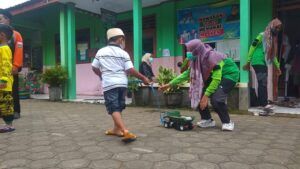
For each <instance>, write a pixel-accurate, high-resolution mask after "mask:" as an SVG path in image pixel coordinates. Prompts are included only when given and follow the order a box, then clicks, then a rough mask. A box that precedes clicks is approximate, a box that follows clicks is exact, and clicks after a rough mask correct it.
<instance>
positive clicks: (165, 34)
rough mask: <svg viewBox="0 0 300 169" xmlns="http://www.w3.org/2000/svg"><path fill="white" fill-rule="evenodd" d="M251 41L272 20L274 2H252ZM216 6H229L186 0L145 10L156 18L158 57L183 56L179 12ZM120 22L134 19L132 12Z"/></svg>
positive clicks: (235, 0)
mask: <svg viewBox="0 0 300 169" xmlns="http://www.w3.org/2000/svg"><path fill="white" fill-rule="evenodd" d="M250 2H251V7H250V8H251V28H250V30H251V39H253V38H255V37H256V35H257V34H258V33H259V32H261V31H263V30H264V29H265V27H266V26H267V24H268V22H269V21H270V20H271V19H272V10H273V3H272V2H273V1H272V0H265V1H264V5H261V3H262V2H261V0H251V1H250ZM229 3H239V0H231V1H229ZM206 4H216V6H222V5H223V6H224V5H228V2H227V3H222V2H221V3H220V1H218V0H201V1H199V0H184V1H177V2H174V1H172V2H166V3H162V4H160V5H156V6H153V7H147V8H144V9H143V11H142V14H143V16H149V15H155V16H156V36H157V41H156V51H157V57H161V56H162V49H165V48H168V49H169V50H170V54H171V56H181V55H182V45H180V44H179V43H178V38H177V13H176V11H177V10H180V9H185V8H191V7H194V6H200V5H206ZM117 19H118V20H119V21H122V20H130V19H132V12H131V11H130V12H124V13H120V14H118V16H117Z"/></svg>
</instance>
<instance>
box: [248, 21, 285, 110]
mask: <svg viewBox="0 0 300 169" xmlns="http://www.w3.org/2000/svg"><path fill="white" fill-rule="evenodd" d="M281 26H282V23H281V21H280V20H279V19H274V20H272V21H271V22H270V23H269V25H268V26H267V28H266V30H265V32H262V33H260V34H259V35H258V36H257V37H256V38H255V40H254V41H253V42H252V45H251V46H250V49H249V53H248V59H247V60H248V62H247V63H246V65H244V70H250V65H251V66H252V67H253V69H254V71H255V74H256V80H257V83H258V95H257V97H258V106H262V107H264V108H266V109H269V108H271V105H268V83H271V84H273V82H272V81H273V80H272V78H270V79H271V80H270V79H269V78H268V76H269V75H270V74H268V67H269V66H271V67H273V65H274V66H275V70H276V74H277V75H278V76H279V75H280V74H281V70H280V65H279V62H278V60H277V53H278V32H279V31H280V30H281ZM272 70H273V69H272ZM270 76H271V77H272V75H270ZM268 79H269V80H268ZM252 80H255V79H252ZM269 94H271V93H269Z"/></svg>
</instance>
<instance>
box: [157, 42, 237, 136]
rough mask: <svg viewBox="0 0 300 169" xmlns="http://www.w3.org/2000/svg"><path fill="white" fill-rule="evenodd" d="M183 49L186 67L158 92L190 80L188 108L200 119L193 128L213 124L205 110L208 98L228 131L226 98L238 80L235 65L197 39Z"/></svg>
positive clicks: (229, 121) (231, 125)
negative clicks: (187, 67) (185, 55)
mask: <svg viewBox="0 0 300 169" xmlns="http://www.w3.org/2000/svg"><path fill="white" fill-rule="evenodd" d="M186 48H187V58H188V59H189V62H190V64H189V66H190V68H189V69H188V70H186V71H185V72H183V73H182V74H181V75H179V76H177V77H176V78H175V79H173V80H172V81H171V82H170V83H168V84H166V85H163V86H161V87H160V90H166V89H168V88H169V87H170V86H171V85H176V84H179V83H182V82H183V81H188V80H189V79H190V81H191V82H190V93H189V94H190V98H191V107H192V108H194V109H197V110H198V111H199V113H200V116H201V121H199V122H198V123H197V125H198V126H199V127H202V128H207V127H214V126H215V125H216V123H215V121H214V120H213V119H212V116H211V114H210V111H209V109H208V99H209V98H210V99H211V104H212V106H213V108H214V110H215V111H216V112H217V113H218V115H219V117H220V119H221V122H222V130H226V131H232V130H233V129H234V123H233V122H232V121H231V120H230V117H229V113H228V108H227V105H226V99H227V95H228V93H229V92H230V91H231V90H232V89H233V88H234V86H235V85H236V83H237V82H238V79H239V69H238V67H237V65H236V64H235V63H234V61H233V60H232V59H231V58H227V57H226V55H224V54H222V53H219V52H217V51H214V50H213V49H212V48H211V47H210V46H209V45H207V44H204V43H203V42H202V41H201V40H199V39H195V40H191V41H189V42H188V43H187V44H186Z"/></svg>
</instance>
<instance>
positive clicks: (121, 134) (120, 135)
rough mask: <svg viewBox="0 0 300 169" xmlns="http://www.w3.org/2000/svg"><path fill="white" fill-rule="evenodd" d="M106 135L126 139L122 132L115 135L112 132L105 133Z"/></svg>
mask: <svg viewBox="0 0 300 169" xmlns="http://www.w3.org/2000/svg"><path fill="white" fill-rule="evenodd" d="M105 134H106V135H109V136H118V137H124V133H122V132H120V133H114V132H113V131H112V130H107V131H105Z"/></svg>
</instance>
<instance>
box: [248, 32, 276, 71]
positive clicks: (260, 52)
mask: <svg viewBox="0 0 300 169" xmlns="http://www.w3.org/2000/svg"><path fill="white" fill-rule="evenodd" d="M247 60H248V62H250V63H251V65H262V66H266V61H265V51H264V47H263V33H260V34H259V35H258V36H257V37H256V38H255V40H254V41H253V42H252V44H251V46H250V49H249V53H248V59H247ZM273 63H274V65H275V67H276V68H279V67H280V65H279V62H278V59H277V56H276V57H274V59H273Z"/></svg>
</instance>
